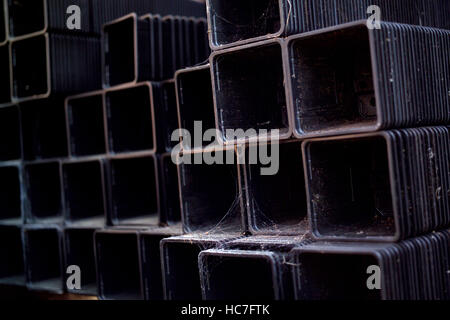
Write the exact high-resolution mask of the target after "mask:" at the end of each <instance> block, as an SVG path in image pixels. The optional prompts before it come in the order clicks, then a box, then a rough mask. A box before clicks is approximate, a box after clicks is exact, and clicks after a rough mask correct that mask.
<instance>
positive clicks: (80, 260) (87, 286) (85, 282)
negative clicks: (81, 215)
mask: <svg viewBox="0 0 450 320" xmlns="http://www.w3.org/2000/svg"><path fill="white" fill-rule="evenodd" d="M94 232H95V229H66V230H65V247H66V266H65V268H64V270H66V269H67V267H68V266H71V265H76V266H79V267H80V269H81V275H82V276H81V289H80V290H71V292H72V293H78V294H90V295H97V276H96V272H95V256H94ZM68 276H70V274H66V281H67V277H68Z"/></svg>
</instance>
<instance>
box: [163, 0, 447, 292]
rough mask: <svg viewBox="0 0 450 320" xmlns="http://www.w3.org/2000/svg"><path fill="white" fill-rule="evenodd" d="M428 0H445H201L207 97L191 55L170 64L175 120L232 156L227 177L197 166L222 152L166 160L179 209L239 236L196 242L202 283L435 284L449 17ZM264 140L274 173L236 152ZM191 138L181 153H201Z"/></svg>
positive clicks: (443, 207)
mask: <svg viewBox="0 0 450 320" xmlns="http://www.w3.org/2000/svg"><path fill="white" fill-rule="evenodd" d="M434 4H436V5H438V6H439V7H440V8H447V11H448V6H449V3H448V2H446V1H443V2H439V1H437V2H433V3H431V2H427V1H414V0H412V1H402V2H401V3H400V1H381V0H380V1H372V2H369V1H363V0H361V1H351V2H350V1H307V0H299V1H282V0H280V1H278V0H273V1H271V0H268V1H246V2H243V1H226V2H225V1H220V0H208V1H207V13H208V24H209V30H210V33H209V36H210V46H211V48H212V49H213V53H212V55H211V56H210V60H209V65H207V66H204V67H203V68H204V69H208V68H209V69H210V74H207V73H206V72H205V73H204V75H203V78H202V79H204V81H205V83H207V82H208V81H207V80H209V83H211V84H212V88H210V86H209V85H206V84H205V85H204V87H205V89H204V90H205V92H207V93H206V94H204V95H203V98H205V99H206V97H209V93H210V92H211V93H212V98H211V99H208V100H206V101H205V99H204V101H202V100H200V98H197V100H192V96H195V93H196V92H199V89H198V88H190V87H192V85H191V84H190V82H189V80H188V79H193V76H194V75H196V76H197V77H200V74H201V73H200V71H201V69H199V68H198V67H197V68H191V69H186V70H183V71H179V72H178V73H177V77H176V82H177V89H178V90H177V94H178V107H179V117H180V127H182V128H188V129H190V128H192V127H193V121H195V120H197V121H203V124H204V123H207V124H208V126H207V127H208V128H211V127H212V128H215V129H216V130H217V136H216V137H215V138H216V140H218V141H219V142H221V143H222V145H223V146H224V148H225V150H228V152H233V151H234V152H235V153H236V154H237V160H239V161H237V162H238V165H236V166H234V167H235V168H234V169H232V168H230V169H229V170H226V169H222V171H224V172H228V178H225V176H224V173H222V174H221V173H220V170H219V169H217V170H216V171H215V172H214V174H213V173H212V171H213V169H212V168H211V167H214V166H217V167H221V168H224V167H225V166H223V165H222V166H220V165H214V166H209V167H208V166H207V165H206V164H204V165H202V167H205V169H204V170H203V172H201V171H202V170H200V169H199V168H200V167H201V166H197V168H196V166H195V165H191V164H186V163H184V164H181V165H180V166H179V170H180V193H181V202H182V203H181V208H182V217H183V224H184V229H185V231H193V230H194V231H195V230H196V229H198V230H201V231H203V232H207V233H208V234H211V233H215V232H218V233H220V234H222V233H227V234H233V232H235V233H238V232H242V230H243V232H244V234H246V235H250V236H249V237H246V238H242V239H238V240H234V241H231V242H227V243H226V244H225V245H224V246H222V247H221V248H219V249H212V250H211V249H209V250H205V251H203V252H201V253H200V254H199V270H200V275H201V287H202V294H203V298H205V299H234V298H236V297H240V298H249V299H251V298H252V297H256V296H258V297H262V298H270V299H313V300H314V299H449V298H450V296H449V290H448V288H449V287H450V285H449V284H450V283H449V279H448V274H446V271H445V270H448V269H449V260H448V257H449V252H450V249H449V232H448V228H449V218H450V210H449V191H450V185H449V182H450V181H449V177H448V172H449V170H450V167H449V162H448V159H449V158H448V150H449V147H450V144H449V141H450V136H449V124H450V118H449V115H450V113H449V111H450V109H449V108H450V100H449V96H448V88H449V80H450V74H449V70H450V69H449V63H450V61H449V59H448V57H449V55H450V51H449V44H450V31H449V30H448V29H449V25H448V22H446V21H445V19H444V17H443V16H442V12H441V11H440V9H438V7H434ZM370 5H375V6H377V7H375V8H374V7H373V6H372V7H370ZM419 7H420V8H425V7H426V9H424V10H421V14H423V16H421V14H417V13H415V12H416V9H417V8H419ZM374 10H381V16H382V18H383V21H377V22H376V25H374V24H373V21H372V20H370V19H369V20H367V18H369V16H370V14H372V13H374V12H375V11H374ZM368 13H369V14H368ZM362 19H364V20H362ZM197 81H198V80H197ZM191 82H192V80H191ZM209 83H208V84H209ZM198 96H199V95H198V94H197V97H198ZM192 101H195V102H196V103H197V105H201V108H204V109H206V111H205V112H203V113H201V114H200V113H199V109H200V107H197V105H196V104H195V103H193V102H192ZM211 107H213V110H214V113H212V112H210V113H208V111H209V110H211ZM195 112H197V114H195ZM203 129H207V128H203ZM239 130H240V132H241V134H240V135H239V134H238V135H236V132H239ZM259 130H262V131H259ZM268 130H269V131H270V130H279V139H273V138H272V137H271V136H270V135H267V134H263V133H265V132H267V131H268ZM258 132H260V133H258ZM242 133H243V134H242ZM207 144H209V143H207ZM265 145H268V146H270V147H272V149H271V151H272V154H273V153H275V154H278V155H279V158H278V160H279V161H278V163H279V164H278V166H279V167H278V170H277V171H276V174H274V175H262V174H261V169H263V167H264V164H257V165H255V164H251V155H252V154H255V152H256V149H258V148H260V147H261V146H265ZM196 146H197V147H202V144H197V145H196ZM191 147H192V146H191V145H190V144H189V143H186V144H183V148H184V149H183V154H189V153H193V154H196V153H201V152H202V151H199V150H196V149H195V146H194V148H193V150H191ZM203 147H204V145H203ZM252 151H254V152H252ZM209 152H211V151H209V150H208V149H207V148H206V149H203V155H206V154H208V153H209ZM216 152H217V151H216ZM207 158H208V157H207ZM265 165H266V166H267V164H265ZM227 166H229V165H227ZM266 169H267V168H266ZM211 176H217V177H221V178H220V179H219V181H215V180H214V179H208V177H211ZM233 176H236V177H237V179H234V181H236V183H235V184H233V183H232V181H233V178H232V177H233ZM228 180H229V181H230V182H227V181H228ZM194 181H195V182H197V181H200V182H202V183H201V184H197V183H194ZM212 190H218V193H217V194H214V192H213V191H212ZM205 195H206V196H205ZM208 200H212V201H211V202H208ZM227 201H228V206H227V205H223V204H222V203H223V202H225V203H226V202H227ZM238 206H239V207H240V208H238V209H237V211H238V212H239V213H238V214H235V213H234V212H235V211H236V210H235V209H236V207H238ZM213 207H214V208H216V209H219V211H220V212H221V214H219V213H218V212H217V210H213ZM233 216H237V217H241V219H239V218H236V219H235V220H233V219H232V217H233ZM239 222H240V224H239ZM205 224H206V226H205ZM163 243H164V241H163ZM286 243H287V244H286ZM283 244H285V245H283ZM163 247H164V246H163ZM258 259H259V261H260V263H259V264H256V261H258ZM262 261H265V264H266V265H267V266H268V267H267V268H268V269H269V270H271V271H270V272H268V274H269V275H271V276H268V277H266V278H264V275H263V274H262V273H263V270H264V268H265V267H264V262H262ZM253 263H255V264H254V265H253ZM269 266H270V267H269ZM246 268H248V271H246V270H247V269H246ZM283 268H287V269H284V271H283ZM238 270H239V271H238ZM255 270H260V271H261V275H259V277H258V275H256V271H255ZM374 270H375V271H374ZM420 270H421V271H420ZM373 272H375V273H378V275H379V276H380V277H379V278H378V279H379V284H380V286H377V285H374V283H375V284H376V281H375V282H373V283H371V281H373V280H374V279H375V278H374V277H372V278H371V277H370V276H371V274H372V273H373ZM237 273H239V276H236V274H237ZM286 274H288V277H290V278H289V281H286V280H285V278H284V277H283V276H286ZM430 274H435V275H436V276H435V277H429V275H430ZM241 276H242V278H241ZM254 276H256V277H258V279H259V281H255V280H253V279H254V278H253V277H254ZM262 279H266V280H262ZM247 281H248V282H247ZM264 281H265V286H264V285H263V282H264ZM246 285H248V286H246ZM374 286H375V287H374ZM249 287H250V288H249ZM266 289H268V290H267V291H265V290H266ZM240 294H242V296H240Z"/></svg>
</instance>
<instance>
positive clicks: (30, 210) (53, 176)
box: [24, 161, 63, 223]
mask: <svg viewBox="0 0 450 320" xmlns="http://www.w3.org/2000/svg"><path fill="white" fill-rule="evenodd" d="M24 170H25V173H24V180H25V186H26V200H25V207H24V210H25V221H26V223H60V222H62V221H63V200H62V185H61V184H62V180H61V163H60V162H59V161H49V162H37V163H32V164H31V163H29V164H25V165H24Z"/></svg>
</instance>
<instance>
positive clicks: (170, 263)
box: [161, 234, 236, 301]
mask: <svg viewBox="0 0 450 320" xmlns="http://www.w3.org/2000/svg"><path fill="white" fill-rule="evenodd" d="M233 239H236V237H234V238H233V237H230V236H226V235H201V234H197V235H184V236H178V237H171V238H166V239H163V240H162V241H161V260H162V266H163V281H164V297H165V299H166V300H183V301H185V300H189V301H193V300H201V299H202V289H201V282H200V273H199V272H200V270H199V265H198V255H199V254H200V252H201V251H202V250H208V249H212V248H217V247H221V246H223V245H224V244H226V243H227V242H228V241H231V240H233Z"/></svg>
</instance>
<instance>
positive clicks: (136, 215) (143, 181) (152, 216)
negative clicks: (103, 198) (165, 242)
mask: <svg viewBox="0 0 450 320" xmlns="http://www.w3.org/2000/svg"><path fill="white" fill-rule="evenodd" d="M110 170H111V173H110V174H111V201H112V211H113V212H112V213H113V223H114V224H153V225H157V224H158V223H159V203H158V201H159V196H158V180H157V178H158V176H157V173H156V164H155V158H154V157H153V156H148V157H140V158H125V159H112V160H111V161H110Z"/></svg>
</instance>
